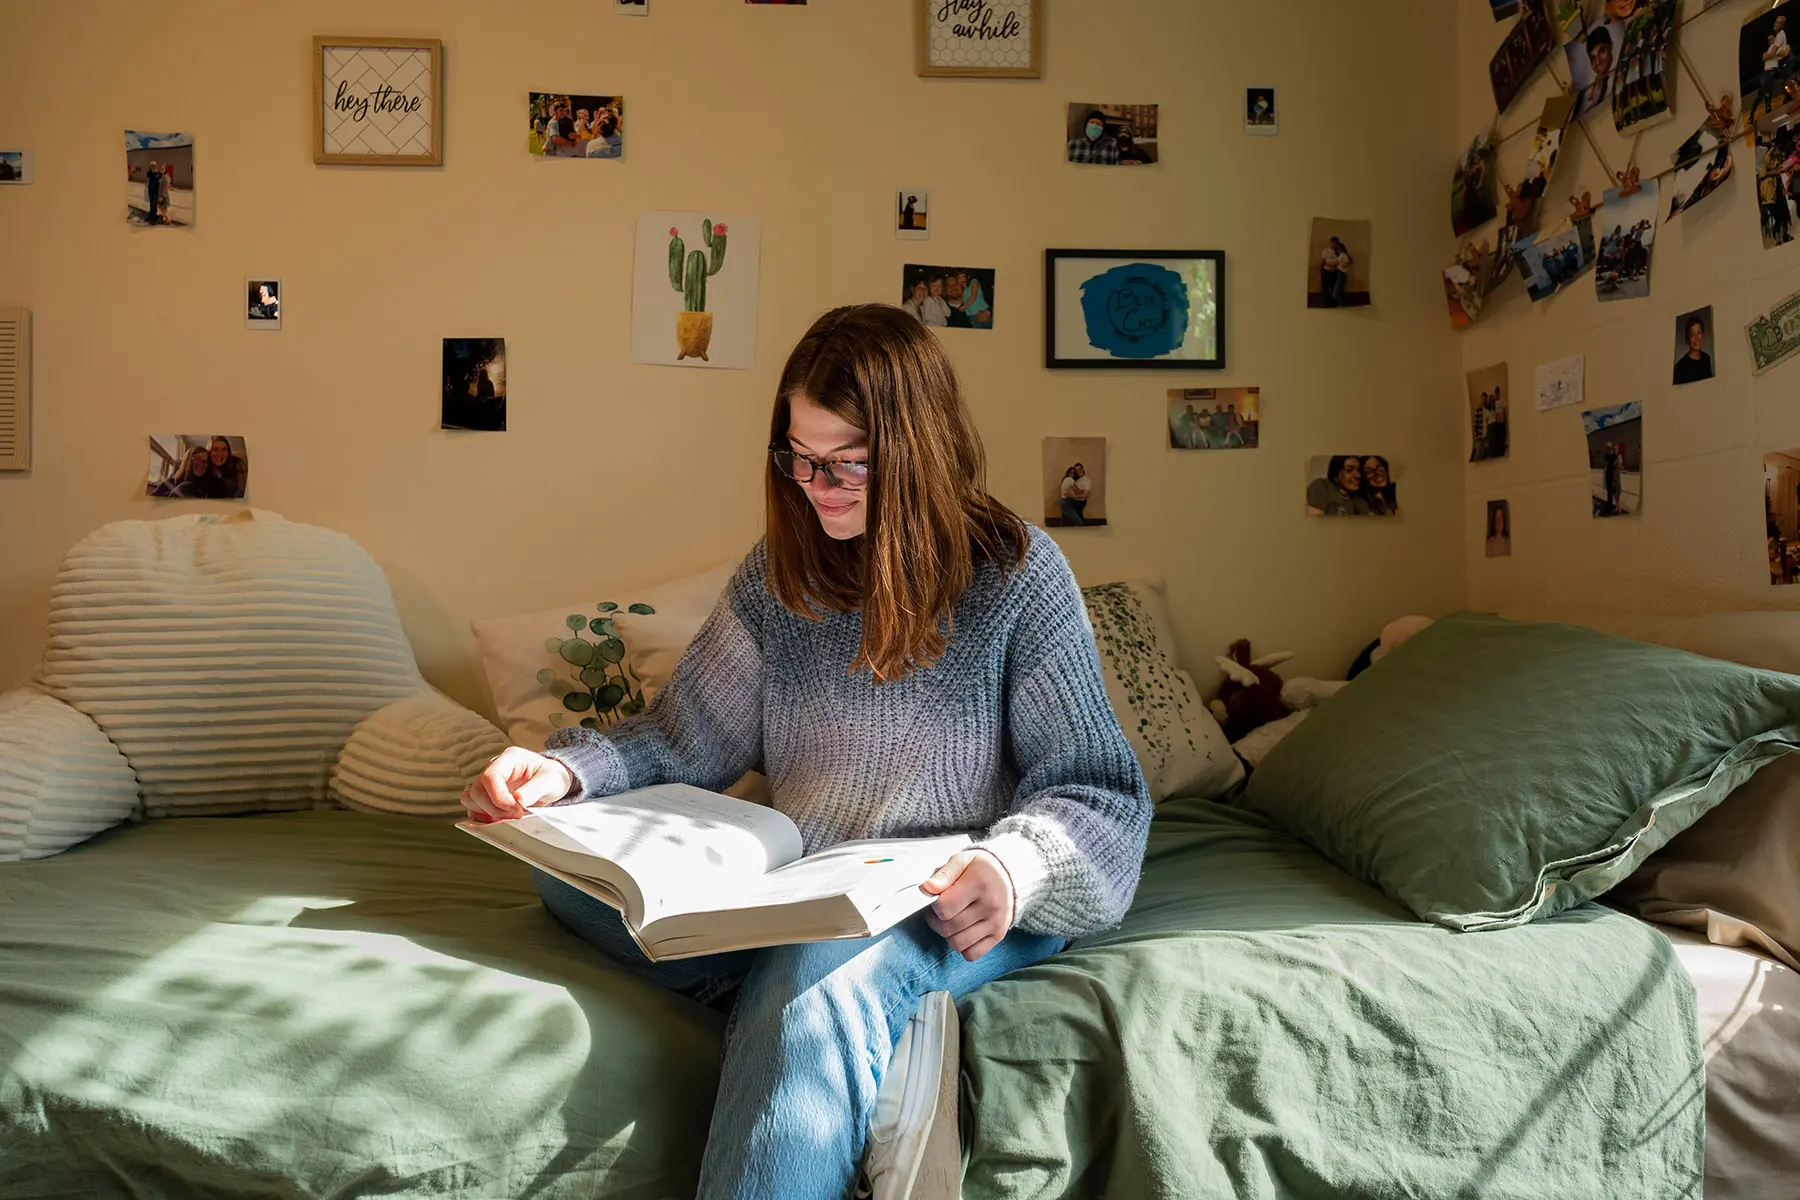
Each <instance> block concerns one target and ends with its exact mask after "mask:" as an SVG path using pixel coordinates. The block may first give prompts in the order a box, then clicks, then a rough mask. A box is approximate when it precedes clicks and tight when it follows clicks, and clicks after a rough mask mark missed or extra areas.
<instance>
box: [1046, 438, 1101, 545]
mask: <svg viewBox="0 0 1800 1200" xmlns="http://www.w3.org/2000/svg"><path fill="white" fill-rule="evenodd" d="M1044 524H1045V525H1046V526H1047V527H1049V528H1052V529H1059V528H1060V529H1067V528H1069V527H1071V526H1075V525H1104V524H1106V439H1105V438H1096V437H1081V438H1071V437H1047V438H1045V439H1044Z"/></svg>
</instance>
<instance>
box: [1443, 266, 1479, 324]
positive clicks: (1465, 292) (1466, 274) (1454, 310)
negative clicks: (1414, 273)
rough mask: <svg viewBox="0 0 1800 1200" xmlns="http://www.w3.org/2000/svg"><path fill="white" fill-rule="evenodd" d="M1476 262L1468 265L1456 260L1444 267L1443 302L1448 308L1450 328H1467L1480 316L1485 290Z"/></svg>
mask: <svg viewBox="0 0 1800 1200" xmlns="http://www.w3.org/2000/svg"><path fill="white" fill-rule="evenodd" d="M1481 275H1482V268H1481V266H1480V264H1479V263H1478V264H1477V265H1476V266H1474V267H1470V266H1469V265H1468V264H1467V263H1465V262H1462V261H1461V260H1458V261H1457V262H1453V263H1451V264H1450V265H1449V266H1447V267H1445V268H1444V302H1445V303H1446V304H1447V305H1448V306H1449V308H1450V328H1452V329H1467V328H1468V327H1469V326H1471V325H1473V324H1474V323H1475V321H1476V318H1478V317H1480V316H1481V305H1482V301H1483V300H1484V299H1485V298H1486V296H1487V291H1486V288H1485V286H1484V283H1483V280H1482V277H1481Z"/></svg>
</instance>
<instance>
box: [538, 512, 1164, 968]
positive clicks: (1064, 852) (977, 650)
mask: <svg viewBox="0 0 1800 1200" xmlns="http://www.w3.org/2000/svg"><path fill="white" fill-rule="evenodd" d="M861 644H862V615H861V614H860V613H842V614H836V613H834V614H829V615H827V616H826V617H825V618H824V619H823V620H819V621H809V620H806V619H805V618H802V617H798V616H795V615H794V614H793V613H790V612H788V611H787V610H786V609H785V608H783V607H782V606H781V603H780V602H779V601H778V600H777V599H776V598H775V596H774V595H773V594H772V593H771V592H770V591H769V588H768V586H767V576H766V558H765V549H764V546H763V544H762V543H761V542H759V543H757V545H756V547H755V548H754V549H752V550H751V552H750V554H749V556H748V557H747V558H745V559H744V561H743V563H742V564H741V565H740V566H739V567H738V569H737V572H736V574H735V575H734V576H733V577H732V580H731V582H730V584H729V585H727V587H726V589H725V592H724V594H723V595H722V596H721V597H720V598H719V603H718V605H717V607H715V608H714V610H713V613H712V615H711V616H710V617H709V618H708V619H707V621H706V624H705V625H704V626H703V627H702V628H701V630H700V633H699V635H698V636H697V637H696V638H695V639H694V642H693V645H691V646H689V647H688V649H687V652H686V653H685V654H684V655H683V656H682V658H681V662H680V663H679V664H678V665H677V666H676V668H675V671H674V674H673V676H672V677H671V679H670V682H669V686H668V687H667V688H666V689H664V690H663V691H662V692H661V693H659V694H658V695H657V697H656V698H655V699H654V700H653V701H651V703H650V704H649V705H648V706H647V707H646V708H645V709H644V711H643V712H642V713H639V714H638V715H637V716H634V717H631V718H628V719H627V720H624V721H620V722H619V723H618V724H617V725H614V726H612V727H611V728H610V729H607V730H604V731H602V732H595V731H593V730H589V729H583V728H580V727H579V726H577V727H572V728H564V729H559V730H557V731H556V733H554V734H553V735H551V737H550V740H549V743H548V750H549V752H550V754H551V756H552V757H554V758H556V759H557V760H559V761H561V762H562V763H564V764H565V765H567V766H568V768H569V770H570V771H572V772H573V773H574V775H575V779H576V785H577V789H578V791H577V793H576V794H577V795H578V796H579V798H580V799H583V800H591V799H597V798H599V797H603V796H609V795H613V794H615V793H618V792H622V791H625V790H627V789H629V788H637V787H648V786H650V785H652V784H657V783H665V782H680V783H691V784H694V785H696V786H698V787H703V788H709V789H712V790H714V791H718V790H721V789H723V788H726V787H729V786H730V785H731V784H732V783H733V782H735V781H736V780H737V779H738V777H739V776H741V775H743V774H744V773H745V772H746V771H748V770H751V769H752V768H755V767H759V766H760V767H761V768H762V769H763V771H764V772H765V773H766V774H767V775H768V777H769V784H770V792H771V795H772V797H773V802H774V806H775V807H776V808H777V809H779V810H780V811H782V812H784V813H786V814H787V815H788V817H790V818H791V819H792V820H793V821H794V823H795V824H796V825H797V826H799V828H800V834H801V837H802V838H803V839H804V841H805V845H806V849H807V852H808V853H812V852H814V851H817V850H820V849H823V848H825V847H826V846H830V845H833V844H835V843H837V842H841V841H847V840H849V839H852V838H892V837H926V836H929V835H934V834H942V833H952V832H959V831H967V832H969V833H971V834H972V835H974V836H976V837H977V844H978V845H980V846H981V847H982V848H984V849H986V850H988V851H989V852H991V853H992V854H993V855H994V857H996V858H997V859H999V860H1000V863H1001V865H1002V866H1004V867H1005V868H1006V872H1007V874H1008V875H1009V876H1010V877H1011V879H1012V884H1013V891H1014V897H1015V899H1014V904H1015V910H1014V911H1015V925H1016V926H1017V927H1018V928H1021V929H1025V930H1027V931H1030V932H1034V933H1048V934H1061V935H1063V936H1065V937H1079V936H1081V935H1082V934H1086V933H1091V932H1093V931H1095V930H1099V929H1105V928H1108V927H1110V926H1113V925H1116V924H1118V922H1119V919H1120V918H1121V917H1123V916H1124V914H1125V910H1126V908H1127V907H1128V906H1129V905H1130V903H1131V898H1132V895H1133V893H1134V892H1136V890H1137V883H1138V873H1139V870H1140V869H1141V867H1142V865H1143V859H1144V840H1145V836H1146V834H1147V831H1148V827H1149V822H1150V793H1149V789H1148V787H1147V786H1146V785H1145V783H1144V777H1143V774H1142V773H1141V772H1140V771H1139V770H1138V765H1137V760H1136V759H1135V758H1134V757H1133V756H1132V752H1131V745H1130V743H1129V742H1127V741H1126V740H1125V735H1124V734H1123V733H1121V732H1120V730H1119V724H1118V721H1117V719H1116V718H1115V717H1114V716H1113V712H1112V708H1111V706H1110V705H1109V704H1108V703H1107V699H1106V687H1105V684H1104V682H1103V681H1102V679H1101V675H1100V659H1099V655H1098V653H1097V651H1096V650H1095V646H1094V635H1093V632H1092V630H1091V629H1090V628H1089V627H1088V624H1087V615H1086V610H1085V608H1084V607H1083V604H1082V599H1081V592H1080V590H1079V589H1078V588H1077V587H1076V585H1075V577H1074V575H1073V574H1072V573H1071V572H1070V570H1069V565H1068V563H1067V562H1066V561H1065V560H1064V559H1063V556H1062V552H1061V550H1059V549H1058V548H1057V546H1056V543H1055V542H1053V541H1052V540H1051V539H1050V537H1049V536H1048V535H1047V534H1045V533H1043V532H1042V531H1041V530H1037V529H1033V530H1032V531H1031V545H1030V548H1029V550H1028V551H1027V553H1026V555H1025V559H1024V561H1023V562H1022V563H1021V564H1020V565H1019V566H1018V567H1017V568H1016V569H1015V570H1013V571H1011V572H1009V573H1007V574H1006V575H1005V576H1004V577H1003V576H1002V574H1001V572H1000V570H999V568H998V567H996V566H994V565H993V564H991V563H988V564H983V565H981V566H980V567H979V568H978V570H977V573H976V576H975V579H974V581H973V583H972V584H971V585H970V587H969V589H968V591H967V592H965V593H964V595H963V597H962V600H961V601H960V602H959V603H958V605H957V607H956V623H955V630H954V632H953V634H952V636H951V638H950V644H949V647H948V649H947V650H946V651H945V653H944V655H943V657H942V658H940V659H939V660H938V661H937V662H936V663H934V664H933V665H932V666H930V667H928V668H926V669H924V670H919V671H914V672H912V673H911V674H909V675H907V676H906V677H905V678H903V679H900V680H897V681H893V682H889V683H875V682H874V681H873V680H872V678H871V676H870V674H869V672H868V671H867V670H866V669H864V670H860V671H858V672H857V673H856V674H854V675H851V674H849V666H850V663H851V661H852V660H853V659H854V658H855V657H856V655H857V652H858V650H859V649H860V647H861Z"/></svg>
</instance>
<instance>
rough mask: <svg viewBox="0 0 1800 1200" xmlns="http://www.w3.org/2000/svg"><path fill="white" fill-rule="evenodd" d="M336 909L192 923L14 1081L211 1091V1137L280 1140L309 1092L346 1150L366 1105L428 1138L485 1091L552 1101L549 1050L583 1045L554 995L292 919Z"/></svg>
mask: <svg viewBox="0 0 1800 1200" xmlns="http://www.w3.org/2000/svg"><path fill="white" fill-rule="evenodd" d="M349 904H351V902H350V901H348V900H344V899H339V898H332V897H306V896H265V897H262V898H260V899H258V900H256V901H255V902H253V903H251V904H248V905H246V906H245V907H244V908H242V909H240V910H239V911H238V912H237V913H235V914H233V916H232V918H231V919H230V920H228V921H222V922H216V923H213V924H210V925H208V926H206V927H204V928H202V929H200V930H199V931H198V932H196V933H194V934H192V935H191V936H189V937H188V938H186V939H185V940H183V941H181V942H178V943H176V944H175V945H173V946H171V947H169V948H168V949H166V950H164V951H162V952H160V953H158V954H157V955H156V956H155V957H154V958H152V959H150V960H149V961H148V962H147V963H144V964H143V965H142V966H141V967H139V969H137V970H136V971H135V972H134V973H132V974H130V975H128V976H126V977H124V978H122V979H120V980H119V981H118V982H116V983H114V984H113V985H112V986H110V987H108V988H106V989H105V990H104V991H101V992H98V993H96V994H95V995H93V996H92V997H91V998H89V999H88V1001H87V1002H86V1004H85V1005H84V1007H83V1009H82V1010H81V1011H80V1012H78V1013H75V1014H73V1015H68V1016H64V1017H63V1018H61V1019H59V1020H58V1021H56V1022H55V1023H53V1024H51V1025H49V1026H48V1027H46V1028H45V1029H43V1030H41V1031H39V1032H38V1033H37V1034H36V1035H34V1036H33V1037H31V1039H30V1040H29V1042H28V1044H27V1045H26V1047H25V1053H24V1055H23V1056H22V1058H21V1059H20V1061H19V1063H18V1064H17V1068H18V1070H19V1071H20V1074H21V1077H22V1079H23V1081H24V1082H25V1084H26V1086H27V1088H28V1089H31V1090H38V1091H40V1092H41V1093H42V1094H43V1095H45V1096H60V1097H64V1098H68V1099H73V1100H75V1101H76V1102H77V1103H79V1104H82V1105H92V1106H94V1107H96V1108H98V1109H102V1110H113V1109H117V1108H118V1107H120V1106H121V1105H122V1104H129V1105H130V1106H132V1107H133V1108H135V1109H137V1110H138V1111H140V1112H148V1111H154V1110H155V1108H156V1107H157V1106H158V1105H159V1103H162V1102H163V1101H162V1100H161V1098H162V1097H169V1098H170V1100H169V1102H171V1103H173V1102H177V1101H178V1100H179V1098H182V1097H191V1096H194V1095H211V1096H212V1097H214V1098H215V1099H216V1101H217V1103H216V1104H215V1105H214V1106H213V1107H212V1111H213V1112H214V1113H216V1114H217V1117H218V1119H219V1120H221V1121H223V1122H226V1123H227V1124H226V1126H225V1127H224V1128H221V1129H220V1130H219V1131H218V1132H219V1133H220V1134H221V1135H223V1136H227V1137H232V1136H242V1137H245V1138H250V1139H254V1138H257V1137H276V1138H279V1137H280V1136H281V1131H283V1130H284V1129H285V1128H286V1127H287V1126H288V1124H289V1119H290V1117H291V1116H292V1114H291V1113H290V1112H289V1109H290V1108H291V1107H293V1106H298V1105H304V1106H306V1107H307V1108H308V1113H307V1119H308V1121H309V1123H312V1124H314V1125H316V1124H317V1123H318V1121H319V1120H320V1116H321V1114H320V1112H319V1111H318V1106H319V1104H320V1103H321V1102H323V1103H324V1104H325V1106H326V1109H327V1112H326V1113H325V1115H324V1116H325V1120H326V1121H327V1122H328V1123H337V1124H339V1125H340V1126H341V1129H342V1134H343V1139H342V1142H341V1143H340V1144H341V1145H342V1146H343V1147H344V1148H345V1149H346V1150H351V1149H353V1148H354V1147H356V1146H357V1145H358V1143H359V1137H361V1136H362V1135H365V1134H367V1133H368V1130H367V1129H366V1127H359V1124H360V1123H361V1118H366V1117H367V1116H368V1114H369V1111H370V1106H371V1105H375V1106H377V1107H380V1108H384V1109H385V1108H391V1106H392V1102H393V1101H395V1100H403V1101H404V1102H405V1103H406V1105H407V1106H408V1124H409V1125H411V1126H412V1127H414V1128H415V1129H416V1130H418V1131H419V1133H420V1135H421V1137H422V1138H423V1140H424V1141H425V1142H427V1143H429V1142H430V1141H431V1140H432V1139H433V1138H441V1139H442V1140H443V1141H444V1142H445V1143H451V1144H453V1143H457V1142H460V1141H463V1140H465V1139H466V1138H467V1137H468V1136H469V1135H470V1132H471V1129H470V1126H471V1117H472V1115H476V1114H480V1113H481V1112H482V1110H483V1108H484V1105H483V1103H482V1101H483V1098H484V1097H487V1096H491V1095H495V1094H503V1095H507V1096H509V1097H511V1098H513V1099H514V1102H515V1103H516V1102H518V1100H521V1099H522V1100H524V1101H525V1102H526V1103H527V1104H537V1105H542V1106H546V1107H550V1108H554V1107H556V1106H558V1105H560V1104H561V1102H562V1099H563V1094H564V1093H565V1092H566V1090H567V1087H568V1085H569V1083H570V1081H571V1078H572V1073H571V1072H570V1071H568V1070H559V1069H546V1067H547V1066H549V1064H548V1063H547V1062H546V1058H553V1059H554V1060H557V1061H560V1062H564V1063H580V1062H582V1061H583V1060H584V1059H585V1058H586V1056H587V1053H588V1049H589V1046H588V1040H589V1033H588V1026H587V1022H586V1021H585V1020H584V1019H583V1017H582V1014H581V1011H580V1009H579V1008H578V1007H577V1005H576V1004H575V1003H574V1001H573V999H572V998H571V996H570V994H569V992H568V989H567V988H565V987H563V986H561V985H558V984H553V983H547V982H544V981H541V980H536V979H531V978H527V977H523V976H520V975H516V974H509V973H507V972H506V971H503V970H499V969H496V968H491V967H487V966H483V965H480V964H478V963H472V962H468V961H465V960H463V959H459V958H456V957H452V956H451V955H448V954H444V953H440V952H438V951H436V950H433V949H431V948H430V947H428V946H425V945H420V944H418V943H416V942H414V941H412V940H410V939H408V938H405V937H400V936H397V935H393V934H384V933H372V932H367V931H362V930H355V929H334V928H313V927H306V926H301V925H294V924H291V922H293V921H294V920H296V919H297V918H299V917H300V916H301V915H302V914H304V913H306V912H307V911H317V910H329V909H332V908H338V907H343V906H346V905H349ZM447 1083H448V1084H451V1085H454V1086H448V1087H447V1086H446V1084H447ZM514 1127H516V1126H515V1125H514V1123H513V1122H511V1121H508V1120H505V1119H504V1118H497V1119H495V1120H493V1121H492V1122H491V1124H488V1125H487V1126H486V1128H485V1129H484V1130H483V1133H484V1135H489V1136H491V1135H493V1134H495V1133H497V1132H499V1131H501V1130H504V1129H507V1128H514ZM534 1149H537V1150H541V1149H542V1148H541V1147H525V1146H521V1147H520V1148H519V1150H520V1153H521V1154H523V1155H524V1156H525V1157H527V1158H530V1157H533V1156H534V1155H533V1153H532V1151H533V1150H534Z"/></svg>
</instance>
